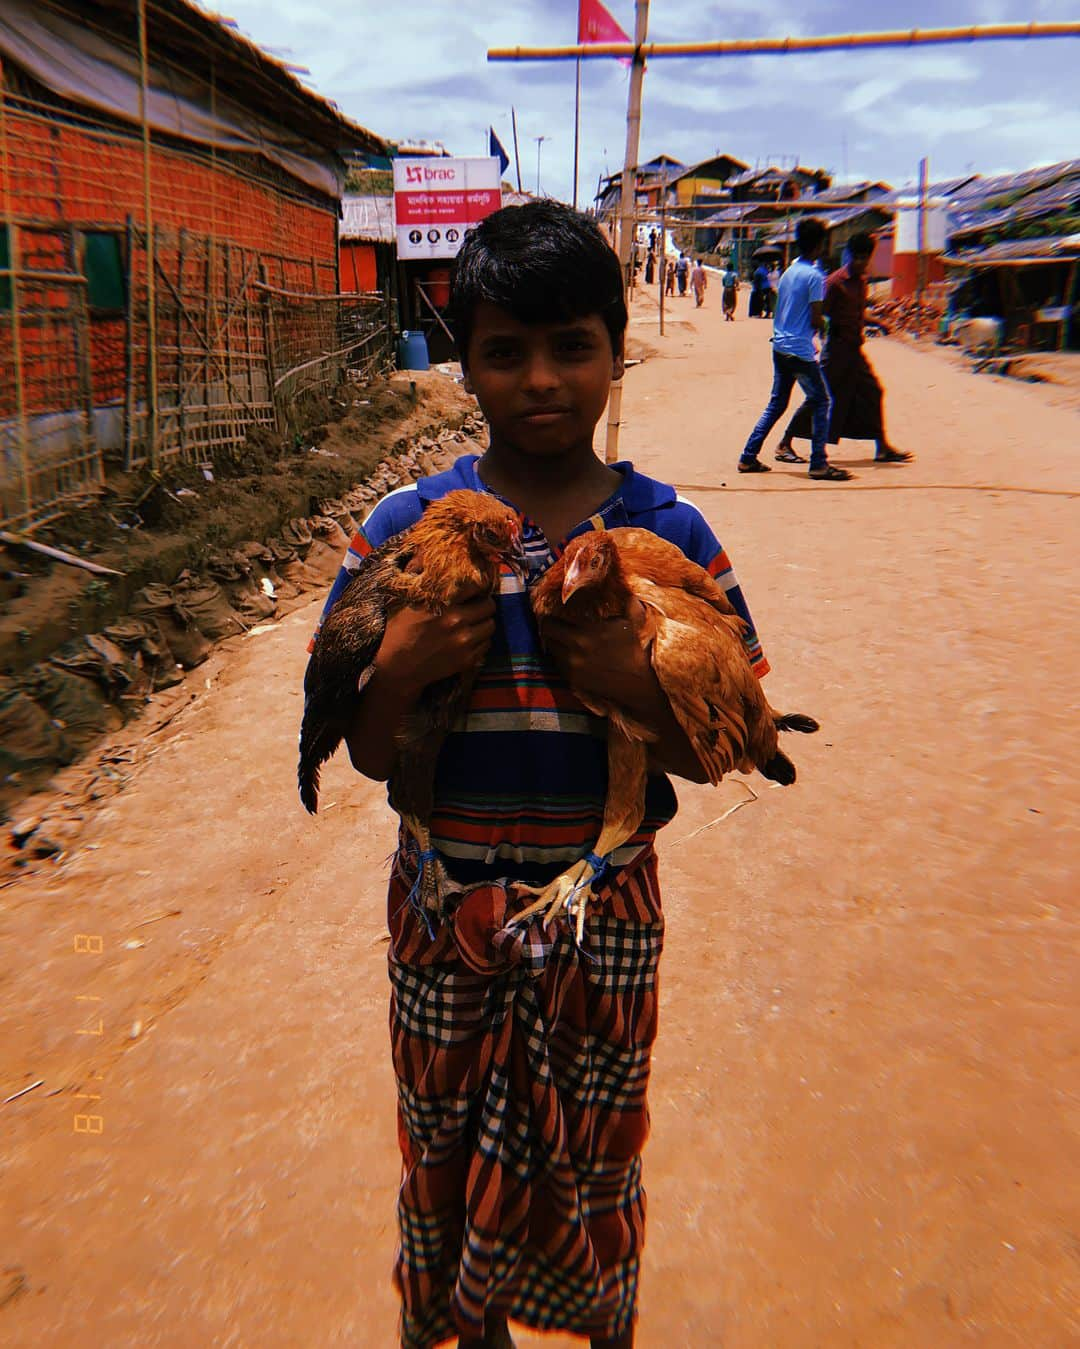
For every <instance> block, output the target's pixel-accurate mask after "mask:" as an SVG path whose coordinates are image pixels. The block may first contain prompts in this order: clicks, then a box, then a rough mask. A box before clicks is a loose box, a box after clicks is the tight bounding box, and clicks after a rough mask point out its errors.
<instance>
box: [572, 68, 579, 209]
mask: <svg viewBox="0 0 1080 1349" xmlns="http://www.w3.org/2000/svg"><path fill="white" fill-rule="evenodd" d="M574 64H575V67H576V71H575V79H574V210H575V211H576V210H577V184H578V161H579V158H580V148H581V57H580V56H579V57H578V59H577V61H576V62H575V63H574Z"/></svg>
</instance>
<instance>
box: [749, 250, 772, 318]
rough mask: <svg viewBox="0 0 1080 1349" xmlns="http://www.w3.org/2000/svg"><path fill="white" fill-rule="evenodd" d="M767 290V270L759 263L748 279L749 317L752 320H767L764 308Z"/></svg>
mask: <svg viewBox="0 0 1080 1349" xmlns="http://www.w3.org/2000/svg"><path fill="white" fill-rule="evenodd" d="M768 289H769V269H768V267H766V266H765V264H764V263H763V262H759V263H758V265H757V266H756V267H755V268H754V274H753V276H752V277H751V278H750V317H751V318H752V319H756V318H768V313H767V312H766V308H765V304H766V301H765V296H766V294H767V293H768Z"/></svg>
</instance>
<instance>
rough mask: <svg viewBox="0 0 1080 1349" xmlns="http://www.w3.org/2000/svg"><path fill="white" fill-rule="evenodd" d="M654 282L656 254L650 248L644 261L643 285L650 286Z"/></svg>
mask: <svg viewBox="0 0 1080 1349" xmlns="http://www.w3.org/2000/svg"><path fill="white" fill-rule="evenodd" d="M655 280H656V253H655V252H654V250H653V249H652V248H650V249H649V255H648V257H647V258H646V259H645V284H646V285H647V286H651V285H652V283H653V282H654V281H655Z"/></svg>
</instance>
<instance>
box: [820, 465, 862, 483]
mask: <svg viewBox="0 0 1080 1349" xmlns="http://www.w3.org/2000/svg"><path fill="white" fill-rule="evenodd" d="M809 476H810V477H811V478H813V479H814V480H815V481H816V482H850V481H851V479H852V478H853V477H854V476H855V475H854V474H853V473H849V472H848V471H847V469H846V468H837V467H836V465H835V464H826V465H825V467H824V468H812V469H811V470H810V473H809Z"/></svg>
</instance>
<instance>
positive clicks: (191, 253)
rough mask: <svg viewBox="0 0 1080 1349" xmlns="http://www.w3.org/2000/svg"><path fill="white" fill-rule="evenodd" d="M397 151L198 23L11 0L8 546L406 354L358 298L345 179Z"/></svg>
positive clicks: (147, 12) (108, 8) (1, 249)
mask: <svg viewBox="0 0 1080 1349" xmlns="http://www.w3.org/2000/svg"><path fill="white" fill-rule="evenodd" d="M384 148H385V147H384V146H383V142H382V141H381V140H379V139H378V138H377V137H375V136H373V135H372V133H371V132H368V131H366V130H364V128H362V127H359V126H356V125H354V124H353V123H350V122H348V121H347V120H346V119H345V118H343V117H342V116H341V114H340V113H338V111H337V110H336V109H335V108H334V107H332V105H330V104H328V103H326V102H325V101H324V100H322V99H321V98H319V97H318V95H316V94H314V93H313V92H312V91H310V90H308V89H307V88H305V87H304V86H303V85H302V84H300V83H299V81H298V80H297V79H296V78H295V76H294V75H293V74H292V73H290V72H289V71H288V70H287V69H286V68H285V67H283V66H281V65H280V64H279V63H278V62H276V61H274V60H273V59H272V58H270V57H269V56H267V55H266V54H265V53H263V52H261V51H260V50H259V49H258V48H257V47H255V46H254V45H253V44H251V43H249V42H247V41H246V40H245V39H244V38H242V37H240V36H239V35H238V34H237V33H235V32H234V31H233V30H232V28H231V27H229V26H228V25H227V24H225V23H222V22H219V21H218V20H215V19H213V18H211V17H209V16H208V15H207V14H206V13H204V12H203V11H201V10H199V9H197V8H196V7H195V6H194V5H192V4H189V3H188V2H187V0H124V2H123V3H111V0H53V2H52V3H50V4H49V5H48V6H42V5H37V4H35V3H34V2H33V0H5V4H4V6H3V9H2V11H0V525H3V526H8V527H12V528H18V529H24V530H25V529H28V528H33V527H34V526H36V525H39V524H41V523H43V522H44V521H46V520H48V519H50V518H53V517H55V516H57V515H60V514H62V513H64V512H65V511H66V510H68V509H70V508H71V507H72V506H73V505H75V504H77V503H78V502H79V501H80V500H82V499H85V498H86V497H87V496H88V495H91V494H93V493H94V492H95V490H96V489H97V488H98V486H99V484H100V483H101V482H102V480H103V475H104V470H105V465H106V462H111V463H113V464H115V465H116V466H117V467H123V468H127V469H131V468H136V467H138V466H140V465H147V466H149V467H151V468H153V469H155V470H156V469H159V468H160V467H161V466H162V465H163V464H164V463H165V462H167V461H168V460H169V459H170V458H171V457H174V456H185V457H187V458H191V459H196V460H200V461H201V460H205V459H209V458H212V457H213V456H214V455H215V454H219V453H228V452H231V451H234V450H235V449H236V448H237V447H238V446H239V445H241V444H242V443H243V441H244V439H245V438H246V436H247V434H248V431H249V429H250V428H251V427H253V426H255V427H258V426H262V427H267V428H269V427H277V428H278V429H281V430H283V429H285V428H286V426H287V425H288V423H289V420H290V418H291V417H292V415H293V408H294V403H295V400H296V399H297V398H299V397H301V396H302V395H304V394H305V393H310V392H312V391H315V390H317V389H326V388H327V387H328V386H329V385H331V384H332V383H334V382H336V381H337V380H338V379H339V378H341V376H342V373H343V371H344V370H345V368H346V367H347V365H348V364H349V363H350V360H351V359H352V358H353V357H354V355H355V356H356V359H358V360H360V361H361V362H362V361H363V360H364V359H366V356H367V355H369V354H371V352H373V351H374V350H376V349H377V348H378V347H379V345H380V342H381V343H382V346H383V347H384V348H385V349H386V350H389V347H390V343H389V340H388V335H387V334H386V333H385V320H386V314H385V308H384V306H382V305H381V303H380V302H379V300H378V299H377V298H375V299H372V298H368V297H362V296H356V295H349V296H342V295H340V294H339V292H340V290H341V287H340V285H339V281H338V237H337V235H338V214H339V203H340V198H341V187H342V182H343V178H344V159H343V155H344V153H345V152H346V151H347V150H362V151H369V152H381V151H382V150H383V149H384ZM376 330H378V331H379V332H381V333H382V334H383V336H382V338H375V337H373V333H375V332H376Z"/></svg>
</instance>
